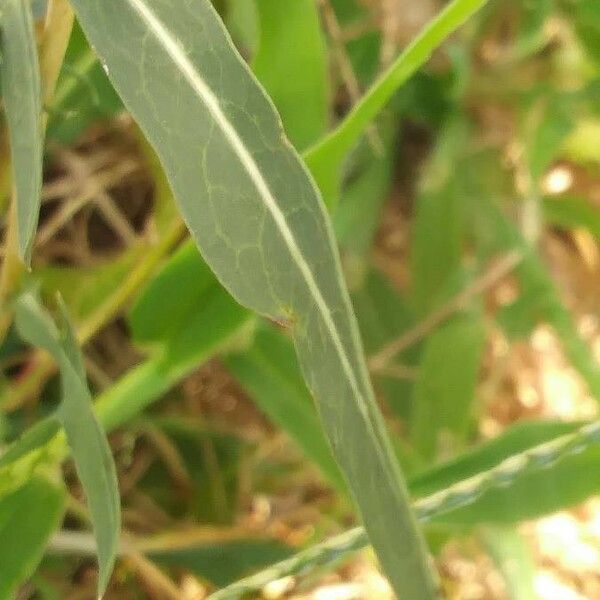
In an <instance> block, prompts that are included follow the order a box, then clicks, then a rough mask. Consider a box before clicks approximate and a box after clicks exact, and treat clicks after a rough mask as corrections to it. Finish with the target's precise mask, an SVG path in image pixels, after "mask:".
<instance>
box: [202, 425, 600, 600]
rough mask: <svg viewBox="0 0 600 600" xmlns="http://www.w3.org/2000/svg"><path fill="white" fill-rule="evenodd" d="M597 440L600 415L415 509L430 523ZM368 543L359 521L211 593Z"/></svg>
mask: <svg viewBox="0 0 600 600" xmlns="http://www.w3.org/2000/svg"><path fill="white" fill-rule="evenodd" d="M597 444H600V421H596V422H594V423H591V424H588V425H585V426H584V427H582V428H581V429H579V430H578V431H576V432H575V433H572V434H569V435H565V436H561V437H560V438H557V439H556V440H553V441H551V442H547V443H545V444H540V445H539V446H536V447H534V448H531V449H529V450H527V451H526V452H523V453H521V454H517V455H515V456H512V457H510V458H508V459H506V460H504V461H503V462H501V463H500V464H499V465H498V466H497V467H495V468H493V469H490V470H489V471H485V472H484V473H481V474H479V475H476V476H474V477H470V478H468V479H466V480H464V481H461V482H460V483H457V484H455V485H452V486H450V487H449V488H447V489H445V490H442V491H440V492H437V493H434V494H432V495H430V496H426V497H424V498H420V499H418V500H416V501H415V502H414V503H413V508H414V511H415V513H416V516H417V518H418V520H419V521H420V522H421V523H428V522H430V521H432V520H434V519H435V518H438V517H440V516H442V515H443V514H444V513H447V512H448V511H451V510H454V509H457V508H461V507H464V506H467V505H469V504H472V503H473V502H475V501H476V500H477V499H478V498H479V497H481V496H482V494H484V493H485V492H486V491H487V490H489V489H493V488H497V487H502V486H507V485H510V484H511V483H513V482H514V481H516V480H518V479H519V478H520V477H522V476H523V475H525V474H528V473H531V472H532V471H539V470H541V469H544V468H548V467H550V466H552V465H553V464H555V463H557V462H558V461H560V460H561V459H563V458H565V457H567V456H568V455H570V454H576V453H578V452H581V451H582V450H583V449H585V448H589V447H591V446H593V445H597ZM368 543H369V539H368V537H367V535H366V533H365V531H364V529H363V528H362V527H356V528H354V529H351V530H350V531H347V532H345V533H343V534H341V535H338V536H336V537H334V538H331V539H330V540H327V541H325V542H323V543H321V544H317V545H315V546H311V547H310V548H308V549H306V550H304V551H302V552H299V553H298V554H296V555H295V556H293V557H292V558H289V559H287V560H285V561H282V562H280V563H278V564H276V565H272V566H271V567H269V568H268V569H265V570H264V571H261V572H259V573H257V574H255V575H253V576H251V577H248V578H247V579H243V580H241V581H238V582H237V583H234V584H233V585H231V586H229V587H227V588H224V589H222V590H220V591H218V592H216V593H214V594H212V595H211V596H210V597H209V600H238V599H241V598H244V597H246V596H248V595H250V594H253V593H259V592H261V590H263V589H264V587H265V586H266V585H267V584H268V583H270V582H271V581H275V580H277V579H283V578H284V577H295V576H302V575H304V574H306V573H309V572H311V571H313V570H315V569H324V568H325V569H327V568H332V567H333V566H335V565H337V564H339V563H340V562H342V561H344V560H346V559H348V558H349V557H350V556H351V555H352V554H353V553H355V552H357V551H358V550H361V549H362V548H365V547H366V546H367V545H368Z"/></svg>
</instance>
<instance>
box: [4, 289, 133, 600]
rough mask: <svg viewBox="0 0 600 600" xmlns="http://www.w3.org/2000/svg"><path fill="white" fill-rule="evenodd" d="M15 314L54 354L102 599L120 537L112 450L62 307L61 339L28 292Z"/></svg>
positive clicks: (31, 337) (33, 339) (23, 329)
mask: <svg viewBox="0 0 600 600" xmlns="http://www.w3.org/2000/svg"><path fill="white" fill-rule="evenodd" d="M61 307H62V305H61ZM15 315H16V322H17V327H18V328H19V331H20V333H21V335H22V336H23V337H24V338H25V339H26V340H27V341H29V342H30V343H32V344H35V345H37V346H40V347H42V348H44V349H45V350H47V351H48V352H49V353H50V354H52V356H53V357H54V359H55V360H56V362H57V363H58V364H59V367H60V372H61V379H62V386H63V397H62V403H61V407H60V418H61V422H62V425H63V427H64V429H65V432H66V435H67V440H68V442H69V446H70V447H71V449H72V452H73V458H74V460H75V466H76V468H77V474H78V475H79V479H80V480H81V483H82V486H83V489H84V492H85V495H86V498H87V502H88V505H89V507H90V515H91V520H92V524H93V527H94V534H95V537H96V543H97V548H98V563H99V571H100V572H99V577H98V593H99V595H100V596H102V595H103V593H104V591H105V590H106V586H107V585H108V580H109V578H110V575H111V572H112V568H113V565H114V562H115V559H116V556H117V551H118V545H119V536H120V511H121V510H120V503H119V491H118V483H117V475H116V469H115V464H114V462H113V458H112V454H111V452H110V447H109V445H108V441H107V439H106V436H105V434H104V431H103V430H102V428H101V427H100V425H99V423H98V420H97V419H96V417H95V416H94V412H93V409H92V404H91V395H90V392H89V390H88V388H87V383H86V380H85V371H84V368H83V360H82V357H81V354H80V352H79V349H78V348H77V346H76V345H75V336H74V333H73V329H72V326H71V324H70V323H69V320H68V318H67V315H66V312H65V309H64V307H62V317H63V321H64V325H65V329H66V331H65V332H64V333H63V334H62V335H61V334H60V333H59V331H58V329H57V327H56V325H55V324H54V323H53V321H52V319H51V318H50V316H49V315H48V314H47V313H45V312H44V311H43V309H42V308H41V306H40V305H39V304H38V303H37V301H36V299H35V297H34V296H33V295H32V294H30V293H29V294H24V295H23V296H21V297H20V298H19V300H18V301H17V306H16V311H15Z"/></svg>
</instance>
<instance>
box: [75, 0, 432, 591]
mask: <svg viewBox="0 0 600 600" xmlns="http://www.w3.org/2000/svg"><path fill="white" fill-rule="evenodd" d="M73 5H74V8H75V11H76V13H77V16H78V18H79V22H80V23H81V25H82V27H83V29H84V31H85V32H86V34H87V35H88V37H89V39H90V42H91V44H92V45H93V46H94V47H95V49H96V50H97V52H98V53H99V55H100V57H101V59H102V60H103V62H104V63H105V65H106V69H107V70H108V72H109V76H110V78H111V79H112V81H113V84H114V85H115V88H116V90H117V91H118V92H119V94H120V95H121V97H122V99H123V100H124V102H125V104H126V105H127V107H128V108H129V110H130V111H131V112H132V114H133V116H134V117H135V118H136V119H137V121H138V122H139V124H140V126H141V127H142V129H143V130H144V132H145V134H146V136H147V137H148V139H149V140H150V142H151V143H152V144H153V146H154V147H155V149H156V151H157V153H158V155H159V157H160V159H161V161H162V164H163V167H164V169H165V172H166V173H167V176H168V178H169V181H170V183H171V186H172V187H173V191H174V193H175V196H176V198H177V199H178V202H179V206H180V209H181V212H182V214H183V216H184V218H185V220H186V223H187V225H188V227H189V229H190V230H191V232H192V234H193V236H194V239H195V241H196V243H197V244H198V246H199V247H200V249H201V251H202V254H203V255H204V257H205V259H206V261H207V262H208V263H209V265H210V266H211V267H212V269H213V270H214V271H215V273H216V274H217V276H218V277H219V279H220V280H221V281H222V283H223V284H224V285H225V287H226V288H227V289H228V290H229V291H230V292H231V294H232V295H233V296H234V297H235V298H236V299H237V300H238V301H239V302H240V303H241V304H243V305H245V306H247V307H250V308H252V309H254V310H256V311H258V312H260V313H261V314H264V315H267V316H268V317H270V318H272V319H276V320H279V321H283V322H287V323H289V324H290V326H291V327H292V332H293V338H294V343H295V346H296V350H297V353H298V357H299V361H300V364H301V367H302V370H303V374H304V376H305V378H306V380H307V383H308V387H309V389H310V390H311V391H312V393H313V394H314V396H315V398H316V401H317V404H318V406H319V409H320V412H321V415H322V418H323V423H324V426H325V428H326V431H327V434H328V437H329V439H330V442H331V444H332V447H333V450H334V454H335V456H336V458H337V460H338V461H339V463H340V465H341V467H342V470H343V471H344V473H345V475H346V477H347V479H348V482H349V484H350V487H351V489H352V491H353V493H354V495H355V498H356V500H357V503H358V505H359V508H360V512H361V514H362V517H363V520H364V522H365V525H366V527H367V530H368V532H369V535H370V537H371V541H372V543H373V545H374V547H375V549H376V551H377V553H378V555H379V558H380V560H381V562H382V563H383V566H384V568H385V570H386V572H387V574H388V576H389V577H390V579H391V580H392V581H393V583H394V585H395V588H396V591H397V592H398V594H399V595H400V596H402V597H404V598H414V599H415V600H418V599H422V598H423V599H425V598H433V597H435V595H436V592H435V583H434V579H433V576H432V574H431V573H430V570H429V568H428V565H427V558H426V551H425V547H424V544H423V541H422V538H421V536H420V534H419V531H418V529H417V525H416V521H415V519H414V517H413V514H412V512H411V511H410V509H409V505H408V498H407V492H406V486H405V484H404V482H403V479H402V474H401V473H400V470H399V467H398V464H397V463H396V461H395V459H394V458H393V454H392V450H391V445H390V441H389V438H388V435H387V432H386V429H385V425H384V422H383V420H382V417H381V414H380V413H379V411H378V409H377V407H376V404H375V401H374V397H373V392H372V388H371V384H370V382H369V378H368V374H367V370H366V367H365V362H364V357H363V351H362V347H361V342H360V339H359V336H358V332H357V326H356V322H355V318H354V315H353V313H352V309H351V307H350V302H349V299H348V294H347V291H346V289H345V285H344V283H343V280H342V276H341V270H340V265H339V258H338V255H337V252H336V250H335V247H334V242H333V235H332V232H331V227H330V224H329V222H328V220H327V218H326V214H325V210H324V205H323V203H322V201H321V199H320V198H319V195H318V193H317V191H316V189H315V187H314V184H313V182H312V181H311V179H310V177H309V175H308V174H307V171H306V169H305V167H304V166H303V164H302V162H301V161H300V160H299V158H298V156H297V155H296V153H295V152H294V150H293V149H292V147H291V145H290V143H289V142H288V141H287V139H286V138H285V136H284V133H283V130H282V127H281V121H280V119H279V118H278V117H277V114H276V112H275V110H274V108H273V105H272V103H271V102H270V101H269V100H268V98H267V96H266V95H265V93H264V91H263V90H262V89H261V88H260V86H259V85H258V83H257V82H256V80H255V79H254V77H253V76H252V74H251V73H250V70H249V69H248V67H247V65H246V64H245V63H244V61H243V60H242V59H241V57H240V56H239V54H238V53H237V52H236V50H235V49H234V47H233V44H232V43H231V40H230V38H229V37H228V35H227V33H226V31H225V28H224V27H223V24H222V23H221V21H220V20H219V18H218V16H217V14H216V12H215V11H214V9H213V7H212V6H211V4H210V2H208V1H207V0H171V1H169V2H164V1H160V0H104V1H103V2H95V1H92V0H74V1H73Z"/></svg>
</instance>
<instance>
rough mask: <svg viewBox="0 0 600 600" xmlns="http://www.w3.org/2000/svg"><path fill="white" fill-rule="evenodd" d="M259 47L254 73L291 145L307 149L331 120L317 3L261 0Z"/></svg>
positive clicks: (258, 0) (326, 70)
mask: <svg viewBox="0 0 600 600" xmlns="http://www.w3.org/2000/svg"><path fill="white" fill-rule="evenodd" d="M256 8H257V11H258V16H259V27H260V36H259V46H258V51H257V53H256V56H255V57H254V60H253V61H252V69H253V71H254V73H255V75H256V76H257V77H258V79H259V81H260V82H261V84H262V85H263V86H264V88H265V90H266V91H267V92H268V94H269V96H270V97H271V98H272V100H273V102H274V103H275V106H276V107H277V110H278V112H279V114H280V115H281V119H282V121H283V126H284V129H285V131H286V133H287V135H288V137H289V138H290V141H291V142H292V143H293V144H294V146H295V147H296V148H297V149H298V150H304V149H305V148H306V147H308V146H309V145H310V144H314V143H315V142H316V141H317V139H319V138H320V137H321V136H323V135H324V133H325V131H326V129H327V124H328V120H329V98H328V95H329V94H328V85H327V78H328V68H327V66H328V65H327V52H326V48H325V40H324V39H323V35H322V33H321V26H320V23H319V13H318V10H317V4H316V2H315V1H314V0H294V1H293V2H281V0H257V2H256Z"/></svg>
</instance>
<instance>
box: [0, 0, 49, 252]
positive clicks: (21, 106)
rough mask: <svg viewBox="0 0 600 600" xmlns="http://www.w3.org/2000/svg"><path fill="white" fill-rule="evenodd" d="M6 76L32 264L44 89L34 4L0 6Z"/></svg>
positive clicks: (16, 178)
mask: <svg viewBox="0 0 600 600" xmlns="http://www.w3.org/2000/svg"><path fill="white" fill-rule="evenodd" d="M0 49H1V54H2V60H1V61H0V76H1V80H2V97H3V101H4V112H5V114H6V121H7V124H8V131H9V136H10V147H11V160H12V172H13V182H14V189H15V192H16V217H17V219H16V225H17V229H16V234H17V249H18V252H19V255H20V257H21V259H22V260H24V261H26V262H28V261H29V255H30V253H31V244H32V241H33V236H34V234H35V229H36V226H37V221H38V213H39V207H40V193H41V189H42V151H43V147H42V144H43V125H42V86H41V82H40V71H39V64H38V55H37V46H36V41H35V32H34V28H33V16H32V14H31V3H30V2H27V1H25V0H3V1H2V2H0Z"/></svg>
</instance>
